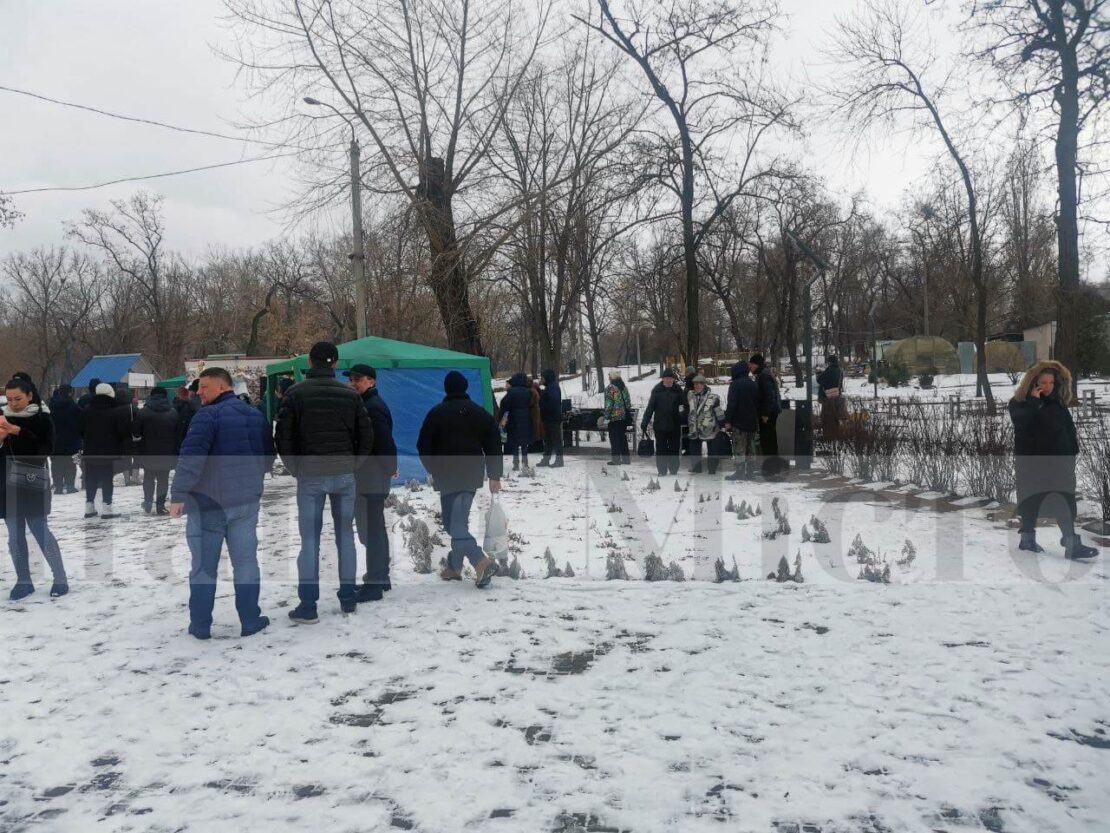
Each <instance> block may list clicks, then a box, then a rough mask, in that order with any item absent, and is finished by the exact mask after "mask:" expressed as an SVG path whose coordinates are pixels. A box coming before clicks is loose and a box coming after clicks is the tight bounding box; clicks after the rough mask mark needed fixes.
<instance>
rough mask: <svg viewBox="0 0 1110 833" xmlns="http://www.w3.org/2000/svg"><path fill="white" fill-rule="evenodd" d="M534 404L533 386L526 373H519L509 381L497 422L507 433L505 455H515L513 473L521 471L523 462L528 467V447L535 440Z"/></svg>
mask: <svg viewBox="0 0 1110 833" xmlns="http://www.w3.org/2000/svg"><path fill="white" fill-rule="evenodd" d="M533 405H534V402H533V398H532V386H531V385H530V384H529V383H528V377H527V376H526V375H525V374H524V373H517V374H515V375H514V376H513V377H512V378H511V379H509V391H508V393H506V394H505V395H504V396H503V397H502V398H501V406H500V408H499V412H498V417H497V421H498V423H500V425H501V428H502V429H503V430H504V431H505V433H506V435H507V436H508V439H507V440H506V442H505V453H506V454H512V455H513V471H519V470H520V464H521V460H522V459H523V462H524V466H525V468H527V466H528V447H529V446H530V445H532V441H533V439H534V437H533V435H532V424H533V421H534V416H533V413H532V408H533Z"/></svg>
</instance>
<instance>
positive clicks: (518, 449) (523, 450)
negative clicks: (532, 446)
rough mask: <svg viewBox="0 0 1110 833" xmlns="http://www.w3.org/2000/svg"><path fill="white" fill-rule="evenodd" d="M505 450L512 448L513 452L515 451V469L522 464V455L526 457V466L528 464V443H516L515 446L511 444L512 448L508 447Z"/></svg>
mask: <svg viewBox="0 0 1110 833" xmlns="http://www.w3.org/2000/svg"><path fill="white" fill-rule="evenodd" d="M505 450H506V451H510V450H511V451H512V453H513V468H514V469H515V468H517V467H518V466H519V465H520V458H521V457H523V458H524V465H526V466H527V465H528V446H527V445H514V446H511V447H510V448H507V449H505Z"/></svg>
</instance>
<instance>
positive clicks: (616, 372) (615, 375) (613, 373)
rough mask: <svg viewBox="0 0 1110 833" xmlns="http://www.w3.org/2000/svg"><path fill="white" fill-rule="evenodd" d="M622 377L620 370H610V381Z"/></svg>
mask: <svg viewBox="0 0 1110 833" xmlns="http://www.w3.org/2000/svg"><path fill="white" fill-rule="evenodd" d="M620 377H621V372H620V371H619V370H610V371H609V381H610V382H615V381H617V379H619V378H620Z"/></svg>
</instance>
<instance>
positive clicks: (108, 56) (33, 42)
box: [0, 0, 935, 257]
mask: <svg viewBox="0 0 1110 833" xmlns="http://www.w3.org/2000/svg"><path fill="white" fill-rule="evenodd" d="M782 5H783V8H784V10H785V11H786V12H787V13H788V15H789V19H788V20H787V24H786V25H787V27H788V33H789V37H788V41H787V43H786V45H785V47H784V48H783V49H779V50H777V51H776V55H775V64H776V66H777V67H779V71H780V72H782V73H789V74H791V75H792V76H793V77H795V78H798V77H800V76H801V73H802V68H803V61H804V60H805V59H806V57H807V56H810V55H812V53H813V52H814V51H815V49H816V47H817V46H818V45H819V44H820V43H821V41H822V34H823V33H824V32H827V31H829V30H830V29H831V27H832V23H833V18H834V15H835V14H837V13H844V12H846V11H848V10H850V9H851V8H852V5H853V0H823V2H820V3H817V2H813V0H782ZM223 13H224V9H223V5H222V3H221V0H0V55H3V56H4V59H3V64H2V66H3V69H2V70H0V85H3V86H8V87H16V88H21V89H27V90H32V91H34V92H38V93H41V94H43V95H47V96H50V97H53V98H59V99H65V100H69V101H75V102H78V103H81V104H87V105H90V106H95V107H100V108H102V109H106V110H111V111H114V112H119V113H124V114H127V115H133V116H140V117H144V118H149V119H154V120H158V121H164V122H170V123H173V124H179V125H182V126H186V127H193V128H201V129H208V130H215V131H217V132H234V128H233V127H232V125H233V123H235V122H236V121H238V120H239V117H240V114H241V113H242V112H243V106H244V105H243V102H244V90H243V89H242V87H241V86H238V85H237V83H236V80H235V69H234V67H233V66H231V65H229V64H228V63H227V62H225V61H224V60H222V59H221V58H219V57H217V56H216V55H215V54H213V51H212V45H214V44H218V43H221V42H226V40H227V38H228V33H227V30H226V29H225V27H224V23H223V21H222V20H221V15H222V14H223ZM262 153H265V148H260V147H259V146H256V145H248V144H242V143H238V142H233V141H225V140H220V139H214V138H205V137H198V136H188V135H183V134H180V133H175V132H171V131H168V130H165V129H162V128H158V127H152V126H144V125H138V124H132V123H127V122H121V121H117V120H114V119H109V118H105V117H103V116H99V115H95V114H92V113H84V112H80V111H77V110H72V109H68V108H65V107H59V106H57V105H54V104H49V103H45V102H39V101H34V100H32V99H29V98H26V97H24V96H19V95H14V94H12V93H8V92H4V91H0V191H15V190H21V189H25V188H35V187H43V186H59V185H64V186H70V185H86V184H92V183H96V182H102V181H105V180H111V179H117V178H120V177H127V176H138V175H145V174H153V173H159V172H162V171H171V170H179V169H183V168H192V167H197V166H200V165H206V164H212V163H220V162H228V161H232V160H236V159H240V158H243V157H245V156H256V155H261V154H262ZM809 157H810V158H809V159H808V160H807V161H808V162H809V163H810V164H811V165H815V166H819V169H820V170H821V171H822V172H823V173H824V174H825V175H826V176H827V177H828V178H829V179H830V183H831V184H832V185H833V186H834V187H836V188H838V189H843V190H844V191H845V192H848V191H851V190H856V189H864V190H866V191H867V192H868V195H869V196H870V198H871V199H872V200H873V201H874V202H875V203H876V204H877V205H878V206H883V207H889V208H894V207H896V206H897V205H898V203H899V202H900V198H901V194H902V191H903V188H904V187H905V185H906V183H908V182H910V181H912V180H913V179H914V178H915V177H917V176H920V175H921V174H922V173H923V172H924V171H925V170H927V168H928V166H929V165H930V164H931V163H932V160H933V159H934V158H935V157H934V149H933V148H931V147H929V146H925V147H921V146H920V145H917V146H914V147H912V148H911V149H909V150H907V149H906V148H904V147H898V146H894V147H891V148H884V149H883V150H882V151H881V152H880V153H873V154H871V155H870V157H868V156H860V155H852V154H848V153H846V152H843V151H842V150H841V149H840V148H839V147H838V146H836V145H834V144H833V143H832V137H831V135H829V134H825V133H822V132H820V131H818V132H816V133H815V134H814V136H813V138H812V140H811V148H810V154H809ZM289 178H290V167H289V165H288V164H287V163H285V162H282V161H277V162H258V163H254V164H249V165H241V166H237V167H232V168H225V169H222V170H218V171H210V172H204V173H193V174H187V175H183V176H179V177H173V178H167V179H160V180H156V181H153V182H149V183H144V184H141V185H137V184H121V185H115V186H110V187H106V188H100V189H97V190H92V191H78V192H51V193H44V194H28V195H23V196H19V197H16V200H17V206H18V208H19V209H20V210H22V211H23V212H24V213H25V214H26V218H25V219H24V220H23V221H22V222H21V223H20V224H19V225H18V226H17V227H16V229H15V230H14V231H0V257H3V256H4V255H6V254H8V253H9V252H12V251H16V250H20V249H26V248H29V247H31V246H35V245H43V244H45V245H49V244H53V243H60V242H62V222H63V221H64V220H68V219H77V218H78V217H79V216H80V212H81V210H82V209H83V208H102V207H106V206H107V204H108V201H109V200H110V199H118V198H125V197H127V196H128V195H130V194H132V193H134V191H135V190H137V189H138V188H140V187H142V188H146V189H148V190H151V191H154V192H156V193H160V194H163V195H164V196H165V200H166V222H167V232H168V234H167V236H168V242H169V244H170V245H171V246H172V247H174V248H176V249H179V250H182V251H185V252H189V253H194V254H200V253H203V252H204V251H205V250H206V249H207V248H208V247H209V246H231V247H242V246H249V245H254V244H257V243H260V242H263V241H265V240H268V239H270V238H273V237H276V236H278V235H280V234H281V233H282V229H283V224H284V218H283V217H281V216H280V215H275V213H274V211H273V209H275V208H276V207H278V206H280V204H281V203H282V201H283V199H284V198H286V197H287V196H288V194H289V190H288V182H289Z"/></svg>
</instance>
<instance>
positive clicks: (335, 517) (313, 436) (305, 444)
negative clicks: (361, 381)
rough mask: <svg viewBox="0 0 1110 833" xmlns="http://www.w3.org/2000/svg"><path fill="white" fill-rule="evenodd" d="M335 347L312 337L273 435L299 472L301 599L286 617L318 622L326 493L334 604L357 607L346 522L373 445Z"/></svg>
mask: <svg viewBox="0 0 1110 833" xmlns="http://www.w3.org/2000/svg"><path fill="white" fill-rule="evenodd" d="M337 361H339V351H338V350H337V349H336V348H335V345H334V344H331V343H329V342H327V341H321V342H317V343H316V344H314V345H312V349H311V350H310V351H309V353H308V362H309V366H310V369H309V371H308V373H306V374H305V378H304V381H302V382H300V383H299V384H296V385H293V387H291V388H289V390H288V392H287V393H286V394H285V396H284V397H282V400H281V409H280V410H279V411H278V415H277V424H276V428H275V432H274V439H275V442H276V445H277V451H278V454H280V455H281V460H282V462H283V463H284V464H285V468H286V469H288V470H289V473H290V474H292V475H293V476H294V477H296V478H297V522H298V525H299V527H300V533H301V552H300V555H299V556H298V557H297V574H298V576H299V583H298V593H299V596H300V604H299V605H297V607H296V608H295V609H294V610H291V611H290V612H289V618H290V619H292V620H293V621H294V622H296V623H298V624H303V625H314V624H316V623H317V622H319V621H320V620H319V618H318V617H317V613H316V603H317V601H319V599H320V531H321V527H322V525H323V522H324V501H325V500H328V501H330V503H331V517H332V522H333V523H334V524H335V539H336V546H337V548H338V550H339V594H338V595H339V605H340V608H341V609H342V611H343V612H344V613H354V612H355V611H356V610H358V602H357V601H356V598H357V595H358V588H357V585H356V576H357V573H358V555H357V554H356V552H355V533H354V529H352V527H351V524H352V522H353V521H354V516H355V472H356V471H357V470H358V469H359V467H360V466H361V465H362V464H363V463H364V462H365V461H366V458H367V457H368V456H369V454H370V452H371V450H372V449H373V447H374V435H373V429H371V427H370V418H369V417H368V416H367V414H366V408H365V407H364V406H363V404H362V398H361V397H360V396H359V395H358V394H357V393H356V392H355V391H353V390H351V388H349V387H348V386H347V385H345V384H343V383H342V382H340V381H339V380H338V379H336V378H335V363H336V362H337Z"/></svg>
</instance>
